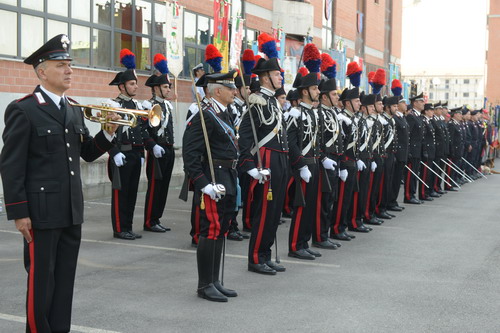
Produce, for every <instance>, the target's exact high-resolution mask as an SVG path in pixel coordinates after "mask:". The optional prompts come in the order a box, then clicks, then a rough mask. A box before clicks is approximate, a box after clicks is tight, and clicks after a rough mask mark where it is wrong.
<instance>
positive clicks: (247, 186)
mask: <svg viewBox="0 0 500 333" xmlns="http://www.w3.org/2000/svg"><path fill="white" fill-rule="evenodd" d="M271 176H272V175H271ZM256 185H257V181H256V180H255V179H253V178H252V177H251V176H250V175H248V173H246V172H244V173H242V174H241V175H240V187H241V204H242V206H243V209H242V212H241V213H242V216H241V221H242V222H241V223H242V224H243V230H246V231H250V230H252V220H253V209H252V201H253V189H254V188H255V186H256Z"/></svg>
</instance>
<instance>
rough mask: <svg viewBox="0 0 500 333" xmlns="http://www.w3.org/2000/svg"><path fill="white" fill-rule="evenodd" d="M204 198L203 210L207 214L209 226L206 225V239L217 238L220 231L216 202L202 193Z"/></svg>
mask: <svg viewBox="0 0 500 333" xmlns="http://www.w3.org/2000/svg"><path fill="white" fill-rule="evenodd" d="M204 196H205V198H204V200H205V212H206V215H207V219H208V222H210V226H209V227H208V237H207V238H208V239H217V236H218V235H219V232H220V223H219V213H218V212H217V204H216V202H215V201H214V200H212V199H211V198H210V196H209V195H206V194H204Z"/></svg>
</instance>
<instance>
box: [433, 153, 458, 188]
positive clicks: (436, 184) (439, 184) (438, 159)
mask: <svg viewBox="0 0 500 333" xmlns="http://www.w3.org/2000/svg"><path fill="white" fill-rule="evenodd" d="M442 159H444V156H436V158H435V159H434V163H436V164H437V165H438V166H439V168H438V167H437V166H436V165H435V164H434V163H432V167H433V170H434V171H435V172H436V173H437V174H438V175H440V176H441V177H442V178H444V179H446V181H447V182H448V183H450V184H453V183H452V182H451V181H450V180H449V179H448V178H447V177H446V176H445V175H444V174H443V172H442V171H441V170H446V164H444V162H443V161H442ZM440 168H441V170H439V169H440ZM443 183H444V182H443V181H442V180H441V179H439V177H437V176H436V177H434V184H433V188H434V191H436V192H437V191H441V190H442V189H443Z"/></svg>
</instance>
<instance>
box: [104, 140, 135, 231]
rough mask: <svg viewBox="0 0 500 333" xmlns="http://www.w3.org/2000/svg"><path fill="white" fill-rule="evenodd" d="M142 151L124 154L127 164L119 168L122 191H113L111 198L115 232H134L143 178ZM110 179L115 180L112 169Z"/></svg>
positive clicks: (110, 169) (112, 221)
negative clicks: (140, 182)
mask: <svg viewBox="0 0 500 333" xmlns="http://www.w3.org/2000/svg"><path fill="white" fill-rule="evenodd" d="M141 152H142V151H141V150H138V149H133V150H130V151H127V152H123V154H124V155H125V158H126V159H125V160H126V163H125V165H124V166H122V167H120V168H118V169H119V171H120V181H121V185H122V187H121V190H113V193H112V197H111V224H112V226H113V231H115V232H124V231H131V230H132V222H133V219H134V210H135V203H136V201H137V190H138V188H139V178H140V177H141V167H142V165H141ZM109 163H112V162H111V159H110V160H109V161H108V170H109V171H110V172H109V175H110V179H113V176H112V170H113V169H112V168H111V167H109Z"/></svg>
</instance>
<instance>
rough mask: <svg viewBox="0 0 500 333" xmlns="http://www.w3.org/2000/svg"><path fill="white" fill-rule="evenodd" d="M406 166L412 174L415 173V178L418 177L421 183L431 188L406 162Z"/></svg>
mask: <svg viewBox="0 0 500 333" xmlns="http://www.w3.org/2000/svg"><path fill="white" fill-rule="evenodd" d="M405 168H407V169H408V171H410V172H411V173H412V175H414V176H415V178H417V179H418V181H419V182H421V183H422V184H423V185H424V186H425V187H427V188H429V185H427V184H426V183H425V182H424V181H423V180H422V179H421V178H420V177H419V176H417V174H416V173H415V172H413V170H412V169H410V168H409V167H408V165H406V164H405Z"/></svg>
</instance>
